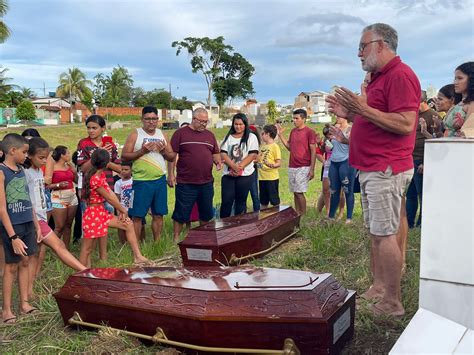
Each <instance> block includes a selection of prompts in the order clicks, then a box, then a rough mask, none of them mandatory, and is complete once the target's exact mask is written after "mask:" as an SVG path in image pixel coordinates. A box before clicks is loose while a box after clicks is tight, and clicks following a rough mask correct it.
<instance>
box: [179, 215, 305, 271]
mask: <svg viewBox="0 0 474 355" xmlns="http://www.w3.org/2000/svg"><path fill="white" fill-rule="evenodd" d="M299 222H300V216H299V215H298V214H297V213H296V211H295V210H294V209H293V208H292V207H289V206H279V207H273V208H268V209H265V210H263V211H260V212H253V213H246V214H242V215H239V216H233V217H228V218H223V219H221V220H216V221H212V222H209V223H206V224H204V225H202V226H199V227H197V228H193V229H191V230H190V231H189V232H188V234H187V236H186V238H185V239H184V240H183V241H182V242H180V243H179V249H180V252H181V257H182V259H183V264H184V266H211V265H216V266H218V265H238V264H241V263H242V262H244V261H245V260H246V259H250V258H255V257H260V256H263V255H265V254H266V253H268V252H269V251H271V248H272V247H276V246H278V245H279V244H280V243H282V242H284V241H286V240H287V239H289V238H291V237H292V236H293V235H295V234H296V232H297V228H298V226H299Z"/></svg>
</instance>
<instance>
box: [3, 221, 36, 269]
mask: <svg viewBox="0 0 474 355" xmlns="http://www.w3.org/2000/svg"><path fill="white" fill-rule="evenodd" d="M13 230H14V231H15V233H16V234H18V236H19V238H20V239H21V240H22V241H23V243H25V244H26V246H27V247H28V248H27V249H26V254H27V255H28V256H31V255H34V254H36V252H37V251H38V243H37V242H36V229H35V224H34V223H33V222H26V223H21V224H14V225H13ZM0 235H1V237H2V241H3V250H4V252H5V263H7V264H18V263H19V262H20V261H21V258H22V256H21V255H18V254H15V252H14V251H13V246H12V240H11V239H10V238H9V236H8V233H7V231H6V229H5V228H4V227H3V226H2V225H0Z"/></svg>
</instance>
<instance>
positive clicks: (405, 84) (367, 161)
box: [349, 56, 421, 174]
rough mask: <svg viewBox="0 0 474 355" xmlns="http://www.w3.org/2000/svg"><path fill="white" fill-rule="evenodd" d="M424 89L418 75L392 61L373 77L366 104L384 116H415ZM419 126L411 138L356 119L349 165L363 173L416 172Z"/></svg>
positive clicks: (394, 60) (397, 59)
mask: <svg viewBox="0 0 474 355" xmlns="http://www.w3.org/2000/svg"><path fill="white" fill-rule="evenodd" d="M420 96H421V86H420V82H419V81H418V78H417V76H416V74H415V73H414V72H413V70H411V68H410V67H409V66H408V65H406V64H404V63H402V61H401V60H400V57H398V56H397V57H395V58H393V59H392V60H391V61H390V62H388V63H387V64H386V65H385V66H384V67H383V68H382V69H381V70H380V71H379V72H377V73H375V74H372V78H371V80H370V84H369V85H368V86H367V103H368V105H369V106H370V107H373V108H375V109H378V110H380V111H382V112H390V113H393V112H408V111H414V112H416V122H418V108H419V106H420ZM416 126H417V124H415V125H414V126H413V132H412V133H411V134H410V135H408V136H404V135H400V134H396V133H391V132H387V131H385V130H383V129H382V128H380V127H378V126H376V125H375V124H373V123H371V122H369V121H367V120H366V119H365V118H364V117H362V116H360V115H356V116H355V117H354V124H353V125H352V131H351V140H350V146H349V164H350V165H351V166H353V167H354V168H356V169H359V170H362V171H385V170H386V169H387V167H388V166H391V168H392V171H393V173H394V174H398V173H400V172H403V171H407V170H409V169H411V168H413V159H412V152H413V148H414V146H415V136H416Z"/></svg>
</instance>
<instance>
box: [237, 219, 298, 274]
mask: <svg viewBox="0 0 474 355" xmlns="http://www.w3.org/2000/svg"><path fill="white" fill-rule="evenodd" d="M299 231H300V230H299V228H296V229H295V230H294V231H293V232H291V233H290V234H289V235H287V236H286V237H285V238H283V239H282V240H280V241H278V242H273V243H272V245H271V246H270V247H269V248H267V249H265V250H261V251H258V252H256V253H252V254H248V255H245V256H241V257H237V256H236V255H235V254H232V255H231V256H230V260H229V265H238V264H240V262H241V261H243V260H247V259H250V258H255V257H257V256H260V255H262V254H266V253H269V252H271V251H272V250H273V249H276V248H278V247H279V246H280V245H281V244H283V243H284V242H286V241H287V240H288V239H290V238H291V237H293V236H294V235H295V234H296V233H298V232H299Z"/></svg>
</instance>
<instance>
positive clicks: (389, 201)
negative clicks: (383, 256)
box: [359, 166, 413, 236]
mask: <svg viewBox="0 0 474 355" xmlns="http://www.w3.org/2000/svg"><path fill="white" fill-rule="evenodd" d="M412 177H413V169H410V170H407V171H404V172H401V173H398V174H393V173H392V168H391V167H390V166H389V167H388V168H387V170H385V171H370V172H364V171H361V172H360V174H359V180H360V187H361V200H362V209H363V212H364V224H365V226H366V227H367V228H369V230H370V234H372V235H376V236H389V235H394V234H397V232H398V228H399V227H400V209H401V206H402V198H403V197H404V196H405V194H406V191H407V189H408V186H409V185H410V182H411V179H412Z"/></svg>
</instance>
